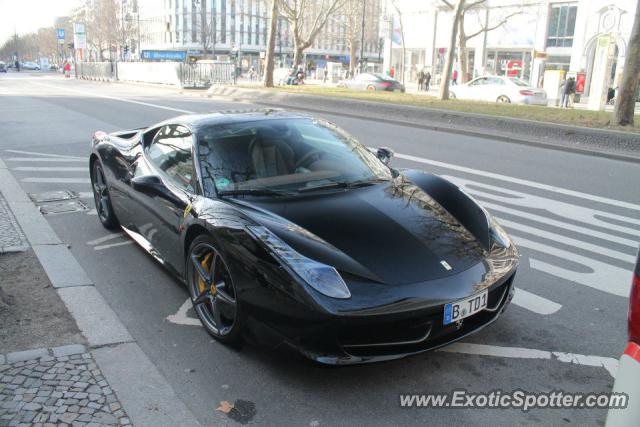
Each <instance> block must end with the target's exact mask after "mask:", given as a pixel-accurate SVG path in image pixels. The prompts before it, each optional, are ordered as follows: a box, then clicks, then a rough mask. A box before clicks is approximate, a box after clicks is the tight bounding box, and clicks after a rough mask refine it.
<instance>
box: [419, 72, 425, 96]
mask: <svg viewBox="0 0 640 427" xmlns="http://www.w3.org/2000/svg"><path fill="white" fill-rule="evenodd" d="M423 84H424V71H423V70H420V71H418V92H419V91H421V90H422V85H423Z"/></svg>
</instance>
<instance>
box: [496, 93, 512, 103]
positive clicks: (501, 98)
mask: <svg viewBox="0 0 640 427" xmlns="http://www.w3.org/2000/svg"><path fill="white" fill-rule="evenodd" d="M496 102H498V103H500V104H510V103H511V100H510V99H509V97H508V96H507V95H500V96H499V97H498V99H496Z"/></svg>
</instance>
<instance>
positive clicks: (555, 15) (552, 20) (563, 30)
mask: <svg viewBox="0 0 640 427" xmlns="http://www.w3.org/2000/svg"><path fill="white" fill-rule="evenodd" d="M577 12H578V6H577V4H576V3H556V4H552V5H551V10H550V11H549V26H548V28H547V47H571V46H573V33H574V30H575V27H576V14H577Z"/></svg>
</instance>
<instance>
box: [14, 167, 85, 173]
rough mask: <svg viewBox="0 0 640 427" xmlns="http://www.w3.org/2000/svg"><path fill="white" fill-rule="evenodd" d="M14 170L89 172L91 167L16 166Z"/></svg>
mask: <svg viewBox="0 0 640 427" xmlns="http://www.w3.org/2000/svg"><path fill="white" fill-rule="evenodd" d="M13 170H16V171H22V172H86V173H89V168H85V167H73V166H60V167H47V166H43V167H38V166H34V167H31V166H18V167H16V168H13Z"/></svg>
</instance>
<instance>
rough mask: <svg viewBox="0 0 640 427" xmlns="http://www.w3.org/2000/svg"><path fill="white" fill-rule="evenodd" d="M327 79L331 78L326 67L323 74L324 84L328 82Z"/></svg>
mask: <svg viewBox="0 0 640 427" xmlns="http://www.w3.org/2000/svg"><path fill="white" fill-rule="evenodd" d="M327 77H329V69H328V68H327V67H324V71H323V72H322V83H326V82H327Z"/></svg>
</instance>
